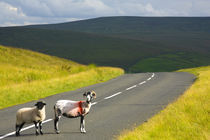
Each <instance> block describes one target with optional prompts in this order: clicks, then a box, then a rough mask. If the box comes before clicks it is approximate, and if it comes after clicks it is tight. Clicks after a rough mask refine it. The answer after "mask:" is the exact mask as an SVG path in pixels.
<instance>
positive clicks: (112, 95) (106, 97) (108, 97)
mask: <svg viewBox="0 0 210 140" xmlns="http://www.w3.org/2000/svg"><path fill="white" fill-rule="evenodd" d="M121 93H122V92H117V93H115V94H113V95H111V96H108V97H105V98H104V99H105V100H107V99H109V98H112V97H114V96H117V95H119V94H121Z"/></svg>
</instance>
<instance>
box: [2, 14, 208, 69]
mask: <svg viewBox="0 0 210 140" xmlns="http://www.w3.org/2000/svg"><path fill="white" fill-rule="evenodd" d="M209 29H210V18H209V17H203V18H199V17H194V18H193V17H185V18H181V17H176V18H170V17H165V18H163V17H156V18H154V17H101V18H96V19H89V20H82V21H76V22H67V23H61V24H52V25H50V24H48V25H32V26H22V27H4V28H0V44H2V45H9V46H15V47H18V48H24V49H29V50H33V51H37V52H41V53H45V54H49V55H53V56H58V57H62V58H66V59H70V60H73V61H76V62H79V63H81V64H86V65H87V64H90V63H94V64H96V65H99V66H116V67H121V68H123V69H125V70H126V72H130V73H133V72H148V71H154V72H156V71H175V70H178V69H182V68H191V67H198V66H206V65H210V46H209V44H210V30H209ZM165 60H167V61H165Z"/></svg>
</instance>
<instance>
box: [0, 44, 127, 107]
mask: <svg viewBox="0 0 210 140" xmlns="http://www.w3.org/2000/svg"><path fill="white" fill-rule="evenodd" d="M121 74H123V70H122V69H119V68H111V67H96V66H95V65H93V64H92V65H88V66H86V65H81V64H78V63H75V62H73V61H70V60H66V59H61V58H58V57H52V56H48V55H44V54H40V53H36V52H32V51H28V50H23V49H16V48H10V47H5V46H0V109H1V108H5V107H8V106H12V105H16V104H20V103H24V102H28V101H31V100H36V99H40V98H43V97H46V96H50V95H53V94H57V93H61V92H64V91H70V90H74V89H77V88H80V87H84V86H88V85H92V84H95V83H99V82H104V81H107V80H109V79H111V78H114V77H116V76H119V75H121Z"/></svg>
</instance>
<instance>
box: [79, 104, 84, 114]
mask: <svg viewBox="0 0 210 140" xmlns="http://www.w3.org/2000/svg"><path fill="white" fill-rule="evenodd" d="M82 102H83V101H79V103H78V105H79V113H80V114H82V113H83V112H82Z"/></svg>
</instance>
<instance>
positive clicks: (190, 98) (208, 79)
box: [118, 66, 210, 140]
mask: <svg viewBox="0 0 210 140" xmlns="http://www.w3.org/2000/svg"><path fill="white" fill-rule="evenodd" d="M179 71H180V72H190V73H193V74H195V75H196V76H197V80H196V81H195V83H194V84H193V85H192V86H191V87H190V88H189V89H188V90H187V91H186V92H185V93H184V94H183V95H182V96H181V97H180V98H179V99H177V101H175V102H174V103H172V104H170V105H168V106H167V107H166V108H165V109H164V110H163V111H161V112H160V113H158V114H157V115H155V116H154V117H152V118H151V119H149V120H148V122H146V123H144V124H142V125H140V126H138V127H137V128H135V129H134V130H133V131H126V132H124V133H122V134H121V135H120V136H119V137H118V139H119V140H148V139H157V140H189V139H190V140H209V139H210V117H209V115H210V102H209V101H210V94H209V93H210V66H206V67H199V68H193V69H183V70H179Z"/></svg>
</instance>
